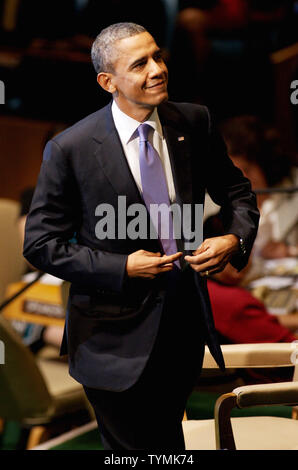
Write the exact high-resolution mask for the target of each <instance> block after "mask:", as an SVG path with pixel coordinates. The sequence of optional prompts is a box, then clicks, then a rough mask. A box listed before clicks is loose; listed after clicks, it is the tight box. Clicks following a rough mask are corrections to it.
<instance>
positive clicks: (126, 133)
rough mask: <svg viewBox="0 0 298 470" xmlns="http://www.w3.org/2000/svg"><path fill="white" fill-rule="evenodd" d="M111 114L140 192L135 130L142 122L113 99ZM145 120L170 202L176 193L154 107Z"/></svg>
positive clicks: (137, 135)
mask: <svg viewBox="0 0 298 470" xmlns="http://www.w3.org/2000/svg"><path fill="white" fill-rule="evenodd" d="M112 115H113V119H114V123H115V126H116V129H117V132H118V134H119V137H120V141H121V144H122V147H123V150H124V154H125V156H126V159H127V162H128V165H129V167H130V170H131V173H132V175H133V177H134V179H135V182H136V185H137V187H138V188H139V191H140V193H142V181H141V172H140V163H139V153H140V150H139V134H138V132H137V128H138V127H139V125H140V124H142V123H141V122H139V121H136V120H135V119H133V118H131V117H130V116H128V115H127V114H125V113H123V111H121V110H120V109H119V107H118V105H117V104H116V102H115V101H113V103H112ZM145 122H146V124H149V125H150V126H151V127H152V128H153V129H154V130H152V131H150V132H149V136H148V139H149V141H150V143H151V145H153V147H154V148H155V150H156V151H157V152H158V154H159V156H160V159H161V162H162V166H163V169H164V172H165V178H166V181H167V187H168V193H169V199H170V202H171V203H173V202H175V200H176V193H175V186H174V180H173V174H172V168H171V162H170V157H169V152H168V147H167V143H166V140H165V138H164V136H163V132H162V126H161V123H160V120H159V117H158V113H157V109H156V108H155V109H154V111H153V113H152V114H151V116H150V117H149V119H148V120H147V121H145Z"/></svg>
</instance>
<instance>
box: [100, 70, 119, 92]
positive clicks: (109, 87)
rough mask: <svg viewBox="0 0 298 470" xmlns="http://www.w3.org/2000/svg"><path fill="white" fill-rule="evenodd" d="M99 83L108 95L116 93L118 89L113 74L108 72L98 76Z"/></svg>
mask: <svg viewBox="0 0 298 470" xmlns="http://www.w3.org/2000/svg"><path fill="white" fill-rule="evenodd" d="M97 83H98V84H99V85H100V86H101V87H102V88H103V89H104V90H105V91H107V92H108V93H115V91H116V87H115V85H114V83H113V74H112V73H108V72H100V73H99V74H98V75H97Z"/></svg>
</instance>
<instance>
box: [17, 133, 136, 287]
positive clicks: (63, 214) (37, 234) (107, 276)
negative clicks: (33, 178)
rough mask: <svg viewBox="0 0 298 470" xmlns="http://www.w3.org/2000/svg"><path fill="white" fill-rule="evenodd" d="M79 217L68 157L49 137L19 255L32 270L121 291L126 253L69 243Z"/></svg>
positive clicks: (75, 187)
mask: <svg viewBox="0 0 298 470" xmlns="http://www.w3.org/2000/svg"><path fill="white" fill-rule="evenodd" d="M81 217H82V210H81V201H80V194H79V189H78V185H77V183H76V180H75V177H74V174H73V172H72V168H71V165H70V162H69V159H68V157H67V156H66V155H64V152H63V151H62V149H61V148H60V146H59V145H58V144H57V143H56V142H55V141H49V142H48V144H47V145H46V147H45V151H44V157H43V162H42V165H41V170H40V174H39V178H38V183H37V187H36V190H35V193H34V196H33V200H32V204H31V208H30V212H29V214H28V217H27V221H26V229H25V241H24V252H23V254H24V257H25V258H26V259H27V260H28V261H29V262H30V263H31V264H32V265H33V266H35V267H36V268H37V269H39V270H41V271H44V272H47V273H50V274H52V275H54V276H56V277H59V278H62V279H65V280H66V281H69V282H73V283H79V284H81V285H82V284H85V285H88V286H90V287H95V288H99V289H107V290H110V291H116V292H120V291H121V290H122V288H123V281H124V278H125V268H126V261H127V255H124V254H117V253H110V252H105V251H102V250H98V249H94V248H92V247H88V246H82V245H80V244H79V243H74V242H72V241H71V240H72V239H73V237H74V234H75V233H76V232H77V229H78V227H79V226H80V220H81V219H80V218H81Z"/></svg>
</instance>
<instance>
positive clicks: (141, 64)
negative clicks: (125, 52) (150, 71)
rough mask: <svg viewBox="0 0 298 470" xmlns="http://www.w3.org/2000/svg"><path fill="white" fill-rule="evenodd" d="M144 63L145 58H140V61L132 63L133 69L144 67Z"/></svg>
mask: <svg viewBox="0 0 298 470" xmlns="http://www.w3.org/2000/svg"><path fill="white" fill-rule="evenodd" d="M145 64H146V61H145V60H141V61H140V62H137V63H136V64H135V65H134V67H133V68H134V69H140V68H142V67H144V66H145Z"/></svg>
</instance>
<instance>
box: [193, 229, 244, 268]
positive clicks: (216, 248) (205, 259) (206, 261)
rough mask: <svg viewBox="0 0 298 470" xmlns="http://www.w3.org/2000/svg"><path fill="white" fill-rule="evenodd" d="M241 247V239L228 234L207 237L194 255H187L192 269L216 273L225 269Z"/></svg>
mask: <svg viewBox="0 0 298 470" xmlns="http://www.w3.org/2000/svg"><path fill="white" fill-rule="evenodd" d="M238 249H239V239H238V237H236V235H233V234H228V235H223V236H221V237H213V238H207V239H206V240H204V241H203V243H202V244H201V245H200V246H199V248H198V249H197V250H196V251H194V252H193V256H185V261H187V262H188V263H190V266H191V267H192V269H194V270H195V271H197V272H198V273H201V274H202V275H203V274H204V275H205V274H206V275H207V274H215V273H219V272H220V271H222V270H223V269H224V267H225V266H226V264H227V263H228V262H229V260H230V259H231V257H232V255H233V254H234V253H236V252H237V251H238Z"/></svg>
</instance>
